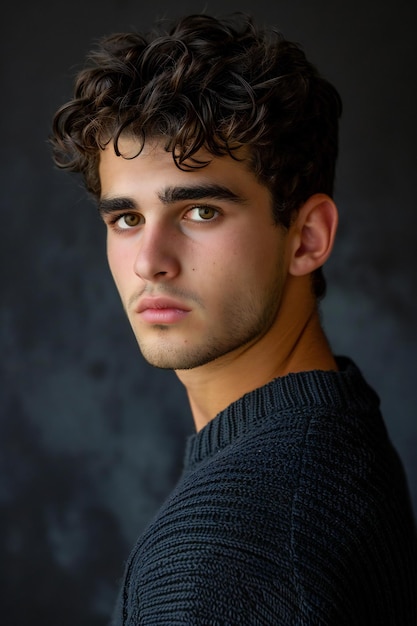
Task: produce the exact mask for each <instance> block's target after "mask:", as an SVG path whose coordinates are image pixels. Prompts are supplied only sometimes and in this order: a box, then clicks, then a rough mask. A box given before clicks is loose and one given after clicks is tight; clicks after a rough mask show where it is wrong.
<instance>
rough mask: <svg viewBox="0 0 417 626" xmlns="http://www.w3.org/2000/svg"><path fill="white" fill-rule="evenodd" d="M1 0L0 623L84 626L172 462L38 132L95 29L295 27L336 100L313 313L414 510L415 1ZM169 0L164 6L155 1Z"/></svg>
mask: <svg viewBox="0 0 417 626" xmlns="http://www.w3.org/2000/svg"><path fill="white" fill-rule="evenodd" d="M269 4H270V3H268V2H266V1H265V0H262V1H260V2H253V3H251V2H245V1H243V0H242V1H241V2H222V1H220V0H218V1H214V0H212V1H210V0H208V1H203V0H202V1H201V2H197V3H196V2H195V1H193V2H181V3H180V4H179V5H178V4H177V3H171V2H168V0H167V1H166V2H163V1H162V0H154V1H153V2H151V3H144V2H142V3H141V2H139V1H136V2H133V1H131V0H119V1H117V2H116V0H113V1H112V2H110V1H109V0H100V1H99V0H72V2H71V3H65V4H64V3H60V2H59V1H58V0H57V1H56V2H54V3H52V2H50V3H47V2H44V3H42V2H41V1H40V2H38V3H36V2H29V1H28V0H27V1H26V2H23V3H22V2H19V1H16V2H14V3H10V2H9V3H8V11H7V14H6V13H3V15H2V18H1V37H0V46H1V49H0V52H1V54H0V63H1V82H0V86H1V122H0V123H1V135H0V140H1V145H0V159H1V161H0V165H1V167H0V177H1V194H0V202H1V225H2V227H1V230H0V237H1V248H0V252H1V266H0V268H1V303H0V305H1V308H0V314H1V325H0V337H1V354H2V359H1V388H0V394H1V405H0V406H1V418H0V513H1V514H0V568H1V569H0V575H1V580H0V595H1V603H0V605H1V609H0V610H1V617H0V621H1V624H2V625H3V624H4V626H26V625H27V624H34V625H38V624H39V625H40V624H42V626H49V625H54V626H56V624H59V625H60V626H69V625H71V626H73V625H74V624H77V626H87V625H88V626H103V625H104V624H106V622H107V620H108V616H109V613H110V611H111V607H112V605H113V602H114V599H115V594H116V590H117V581H118V578H119V576H120V575H121V572H122V568H123V562H124V559H125V558H126V557H127V554H128V551H129V549H130V547H131V546H132V544H133V542H134V540H135V538H136V537H137V535H138V534H139V533H140V531H141V530H142V529H143V527H144V525H145V524H146V522H147V521H148V520H149V518H150V516H151V515H152V514H153V513H154V512H155V509H156V508H157V507H158V505H159V504H160V502H161V501H162V499H163V498H164V496H165V495H166V494H167V492H168V491H169V489H170V487H171V486H172V483H173V482H174V480H175V479H176V477H177V476H178V473H179V471H180V468H181V458H182V451H183V446H184V440H185V438H186V436H187V435H188V434H189V433H191V432H192V422H191V416H190V413H189V409H188V406H187V403H186V398H185V394H184V391H183V389H182V388H181V387H180V386H179V383H177V381H176V379H175V376H174V374H172V373H170V372H161V371H157V370H153V369H151V368H150V367H149V366H147V365H146V364H145V363H144V361H143V360H142V358H141V356H140V354H139V353H138V350H137V348H136V345H135V342H134V338H133V334H132V333H131V330H130V328H129V327H128V324H127V321H126V320H125V317H124V314H123V312H122V310H121V306H120V304H119V300H118V296H117V294H116V291H115V288H114V287H113V284H112V282H111V279H110V275H109V272H108V269H107V265H106V261H105V252H104V248H105V242H104V228H103V227H102V225H101V223H100V222H99V220H98V218H97V216H96V214H95V209H94V207H93V206H92V205H91V204H90V202H89V201H88V200H87V198H86V196H85V194H84V191H83V189H82V187H81V185H80V181H79V180H78V179H77V178H73V177H71V176H70V175H68V174H64V173H62V172H58V171H56V170H54V169H53V167H52V164H51V160H50V155H49V150H48V146H47V143H46V140H47V136H48V133H49V128H50V120H51V117H52V114H53V112H54V111H55V109H56V108H57V107H58V106H59V105H60V104H61V103H63V102H64V101H65V100H66V99H67V98H68V97H69V95H70V85H71V80H72V75H73V72H74V69H75V67H76V66H77V65H78V64H80V63H81V61H82V60H83V57H84V54H85V52H86V51H87V50H88V49H89V47H90V45H91V43H92V42H93V40H94V39H95V38H97V37H99V36H101V35H103V34H105V33H109V32H112V31H115V30H126V29H130V28H134V27H137V28H140V29H141V28H148V27H149V26H151V24H152V23H153V20H154V18H156V17H161V16H163V15H166V16H168V17H173V16H175V15H179V14H181V13H188V12H194V11H200V10H203V9H204V8H207V10H208V12H220V13H225V12H229V11H232V10H236V9H239V10H243V11H247V12H250V13H253V14H254V15H255V16H256V17H258V18H259V19H260V20H263V21H266V22H274V23H275V24H276V25H277V26H279V27H280V28H281V29H282V30H283V31H284V33H285V34H286V35H287V36H288V37H290V38H293V39H295V40H297V41H299V42H300V43H302V44H303V46H304V47H305V49H306V50H307V52H308V53H309V56H310V57H311V59H312V60H313V61H315V62H316V63H317V64H318V66H319V67H320V68H321V70H322V71H323V73H324V74H325V75H327V76H328V77H329V78H330V79H331V80H332V81H333V82H334V83H335V84H336V86H337V87H338V88H339V91H340V92H341V95H342V97H343V99H344V104H345V114H344V118H343V124H342V131H341V156H340V162H339V169H338V182H337V191H336V200H337V201H338V204H339V207H340V212H341V224H340V231H339V236H338V241H337V247H336V250H335V252H334V256H333V258H332V259H331V261H329V263H328V267H327V277H328V281H329V291H328V296H327V299H326V301H325V303H324V305H323V319H324V325H325V328H326V329H327V331H328V334H329V336H330V339H331V342H332V344H333V346H334V349H335V351H336V352H343V353H347V354H349V355H350V356H352V357H353V358H354V359H356V361H357V362H358V364H359V365H360V366H361V368H362V369H363V371H364V373H365V374H366V376H367V377H368V379H369V380H370V382H371V383H372V384H373V385H374V386H375V387H376V388H377V390H378V391H379V394H380V396H381V400H382V404H383V408H384V412H385V416H386V422H387V427H388V429H389V431H390V433H391V436H392V439H393V441H394V443H395V445H396V446H397V449H398V451H399V453H400V455H401V458H402V459H403V462H404V466H405V468H406V471H407V475H408V478H409V483H410V490H411V492H412V497H413V502H414V506H415V507H416V509H417V458H416V457H417V453H416V449H417V422H416V399H417V380H416V375H415V357H416V348H417V336H416V319H417V306H416V305H417V299H416V288H417V285H416V266H417V263H416V261H417V258H416V257H417V245H416V232H417V217H416V140H417V137H416V131H417V126H416V115H415V112H416V110H417V102H416V37H415V24H416V10H415V4H414V2H412V1H411V0H410V1H406V0H397V1H396V2H394V1H393V0H392V1H389V2H388V1H384V0H382V1H381V0H380V1H376V0H375V1H373V0H363V1H362V2H356V3H355V2H349V3H348V2H345V1H339V0H332V1H330V0H318V1H316V2H311V1H309V0H282V2H275V3H273V5H271V6H268V5H269ZM173 7H175V9H174V8H173Z"/></svg>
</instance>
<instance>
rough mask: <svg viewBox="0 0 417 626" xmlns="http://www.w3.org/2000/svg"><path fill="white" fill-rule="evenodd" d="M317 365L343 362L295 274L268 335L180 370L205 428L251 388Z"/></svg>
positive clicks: (198, 421) (193, 408) (333, 366)
mask: <svg viewBox="0 0 417 626" xmlns="http://www.w3.org/2000/svg"><path fill="white" fill-rule="evenodd" d="M294 303H296V304H297V306H296V307H294V306H293V304H294ZM294 311H296V312H297V313H296V314H294ZM300 311H301V312H302V314H300V313H299V312H300ZM313 369H320V370H332V369H337V365H336V362H335V360H334V357H333V355H332V352H331V349H330V347H329V344H328V341H327V338H326V336H325V334H324V332H323V329H322V327H321V324H320V316H319V312H318V310H317V304H316V302H315V298H314V297H313V296H312V295H311V294H310V293H309V290H306V289H303V288H302V285H301V282H300V280H299V279H298V280H297V279H295V280H294V279H290V280H289V284H288V286H287V289H286V292H285V294H284V298H283V301H282V303H281V306H280V310H279V314H278V316H277V318H276V320H275V322H274V324H273V325H272V327H271V328H270V329H269V330H268V332H267V333H266V334H265V335H264V336H262V337H261V338H258V339H257V340H256V341H254V342H252V343H251V344H248V345H246V346H242V347H241V348H239V349H238V350H235V351H233V352H231V353H228V354H226V355H224V356H223V357H220V358H218V359H216V360H214V361H212V362H210V363H208V364H206V365H204V366H201V367H198V368H194V369H191V370H178V371H177V372H176V373H177V376H178V378H179V379H180V380H181V382H182V383H183V384H184V386H185V388H186V390H187V394H188V399H189V402H190V407H191V411H192V413H193V417H194V422H195V426H196V429H197V430H200V429H201V428H203V427H204V426H205V425H206V424H207V423H208V422H209V421H211V420H212V419H213V418H214V417H215V416H216V415H217V414H218V413H219V412H220V411H222V410H223V409H225V408H226V407H227V406H229V404H231V403H232V402H234V401H236V400H238V399H239V398H241V397H242V396H243V395H244V394H245V393H248V392H250V391H253V390H254V389H256V388H258V387H262V386H263V385H265V384H266V383H268V382H270V381H271V380H273V379H274V378H277V377H279V376H285V375H286V374H289V373H297V372H301V371H309V370H313Z"/></svg>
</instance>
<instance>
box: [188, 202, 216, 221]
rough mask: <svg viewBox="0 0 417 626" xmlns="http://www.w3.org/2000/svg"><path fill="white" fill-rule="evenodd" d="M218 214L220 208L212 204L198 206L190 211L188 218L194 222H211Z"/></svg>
mask: <svg viewBox="0 0 417 626" xmlns="http://www.w3.org/2000/svg"><path fill="white" fill-rule="evenodd" d="M218 215H219V212H218V210H217V209H213V208H212V207H210V206H196V207H194V208H193V209H190V210H189V211H188V214H187V218H188V219H189V220H192V221H193V222H210V221H211V220H214V219H216V217H218Z"/></svg>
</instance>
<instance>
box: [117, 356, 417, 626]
mask: <svg viewBox="0 0 417 626" xmlns="http://www.w3.org/2000/svg"><path fill="white" fill-rule="evenodd" d="M338 361H339V367H340V371H339V372H322V371H313V372H303V373H300V374H290V375H288V376H286V377H283V378H278V379H276V380H274V381H272V382H271V383H269V384H267V385H266V386H265V387H262V388H261V389H256V390H255V391H253V392H251V393H249V394H247V395H245V396H244V397H243V398H241V399H240V400H238V401H237V402H235V403H233V404H232V405H230V406H229V407H228V408H227V409H226V410H225V411H223V412H222V413H220V414H219V415H218V416H217V417H216V418H215V419H214V420H213V421H211V422H210V423H209V424H208V425H207V426H206V427H205V428H204V429H202V430H201V431H200V432H199V433H197V434H196V435H193V436H192V437H191V438H190V439H189V441H188V445H187V449H186V454H185V464H184V472H183V475H182V477H181V479H180V481H179V483H178V485H177V486H176V488H175V489H174V491H173V493H172V494H171V496H170V497H169V498H168V500H167V501H166V502H165V504H164V505H163V506H162V508H161V509H160V511H159V512H158V514H157V515H156V517H155V519H154V520H153V521H152V523H151V524H150V525H149V527H148V529H147V530H146V531H145V533H144V535H143V536H142V538H141V539H140V540H139V541H138V543H137V545H136V546H135V548H134V549H133V551H132V553H131V555H130V558H129V560H128V563H127V565H126V570H125V575H124V580H123V582H122V586H121V591H120V596H119V600H118V603H117V607H116V611H115V614H114V619H113V622H112V623H113V626H121V625H123V626H138V625H143V626H157V625H158V626H177V625H178V626H180V625H181V626H184V625H188V626H239V625H243V624H244V625H245V626H258V625H259V626H261V625H262V626H264V625H265V626H272V625H279V626H287V625H288V626H315V625H320V626H344V625H346V626H347V625H349V626H361V625H366V626H384V625H386V626H416V623H417V610H416V607H417V593H416V589H417V547H416V532H415V524H414V519H413V514H412V510H411V505H410V501H409V494H408V488H407V484H406V479H405V475H404V471H403V468H402V465H401V463H400V460H399V458H398V456H397V454H396V452H395V450H394V448H393V446H392V444H391V443H390V440H389V438H388V435H387V431H386V428H385V426H384V423H383V420H382V417H381V414H380V412H379V400H378V397H377V396H376V394H375V393H374V391H373V390H372V389H371V388H370V387H369V386H368V385H367V383H366V382H365V381H364V379H363V378H362V376H361V373H360V372H359V370H358V369H357V367H356V366H355V365H354V364H353V363H352V362H351V361H350V360H348V359H342V358H341V359H339V360H338Z"/></svg>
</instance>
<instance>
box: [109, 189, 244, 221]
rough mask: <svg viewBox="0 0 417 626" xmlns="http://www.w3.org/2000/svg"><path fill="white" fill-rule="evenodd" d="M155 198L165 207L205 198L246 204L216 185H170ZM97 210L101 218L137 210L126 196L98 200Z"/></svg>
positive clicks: (227, 190)
mask: <svg viewBox="0 0 417 626" xmlns="http://www.w3.org/2000/svg"><path fill="white" fill-rule="evenodd" d="M157 196H158V198H159V200H160V202H162V203H163V204H166V205H168V204H173V203H174V202H182V201H184V200H203V199H205V198H211V199H213V200H228V201H229V202H236V203H239V204H244V203H245V202H246V200H245V198H243V197H242V196H239V195H238V194H237V193H235V192H234V191H232V190H231V189H229V187H225V186H223V185H218V184H207V185H184V186H177V185H172V186H169V187H165V188H164V189H162V190H161V191H159V192H158V193H157ZM97 208H98V212H99V213H100V215H101V216H102V217H104V216H105V215H110V214H111V213H115V212H117V211H133V210H135V211H136V210H139V207H138V205H137V203H136V202H135V200H133V198H129V197H127V196H126V197H124V196H117V197H115V198H111V197H110V198H106V197H104V198H100V200H99V202H98V206H97Z"/></svg>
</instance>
